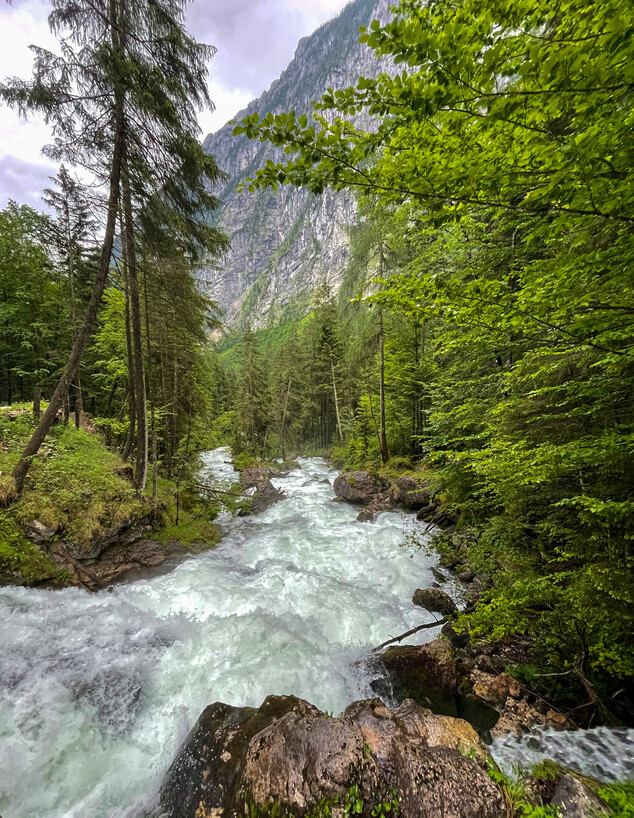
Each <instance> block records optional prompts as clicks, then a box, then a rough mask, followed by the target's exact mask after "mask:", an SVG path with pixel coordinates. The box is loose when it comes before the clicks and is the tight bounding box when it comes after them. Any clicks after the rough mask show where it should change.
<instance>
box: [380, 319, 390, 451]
mask: <svg viewBox="0 0 634 818" xmlns="http://www.w3.org/2000/svg"><path fill="white" fill-rule="evenodd" d="M379 360H380V376H379V424H380V432H381V436H380V440H379V443H380V446H381V460H382V461H383V462H384V463H387V461H388V460H389V459H390V453H389V451H388V448H387V435H386V432H385V343H384V337H383V310H382V309H380V310H379Z"/></svg>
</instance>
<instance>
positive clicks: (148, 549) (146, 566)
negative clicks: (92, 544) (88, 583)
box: [91, 539, 190, 584]
mask: <svg viewBox="0 0 634 818" xmlns="http://www.w3.org/2000/svg"><path fill="white" fill-rule="evenodd" d="M189 553H190V552H189V551H188V550H187V548H185V546H184V545H182V544H181V543H179V542H177V541H176V540H170V541H169V542H168V543H161V542H157V541H156V540H149V539H142V540H139V541H138V542H136V543H133V544H131V545H127V546H126V545H123V546H117V547H116V548H109V549H108V550H107V551H104V552H103V553H102V554H101V556H100V558H99V560H98V561H97V562H96V563H94V564H93V565H91V569H92V571H94V573H95V574H96V575H97V576H98V577H99V578H100V579H101V581H102V582H103V583H105V584H108V583H110V582H115V581H121V580H124V579H130V578H131V577H132V576H133V575H134V576H147V574H148V571H153V570H154V569H157V568H160V566H162V565H164V563H165V562H167V560H169V559H173V558H175V557H185V556H187V555H188V554H189Z"/></svg>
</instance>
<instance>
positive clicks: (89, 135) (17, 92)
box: [0, 0, 225, 491]
mask: <svg viewBox="0 0 634 818" xmlns="http://www.w3.org/2000/svg"><path fill="white" fill-rule="evenodd" d="M49 23H50V26H51V29H52V30H53V31H54V32H55V33H56V34H57V35H58V36H59V38H60V42H61V56H58V55H56V54H52V53H50V52H47V51H45V50H43V49H36V50H35V53H36V58H35V69H34V77H33V79H32V80H31V81H28V82H26V81H23V80H19V79H13V80H11V81H9V82H7V83H4V84H2V85H1V86H0V94H1V96H2V98H3V99H4V100H5V101H6V102H8V103H9V104H10V105H13V106H15V107H17V108H18V109H19V110H20V111H21V112H26V111H27V110H37V111H39V112H40V113H42V114H43V115H44V118H45V120H46V121H47V122H49V123H51V124H52V125H53V127H54V131H55V141H54V144H53V145H52V146H50V147H49V148H48V153H49V154H50V155H51V156H52V157H53V158H56V159H64V160H66V161H68V162H69V163H71V164H73V165H75V166H81V167H83V168H84V169H85V171H86V172H87V173H89V174H91V175H92V176H93V177H94V183H95V184H97V185H101V186H102V187H103V188H105V189H106V190H107V194H106V213H105V219H104V236H103V242H102V249H101V255H100V260H99V266H98V270H97V274H96V276H95V279H94V282H93V286H92V291H91V297H90V302H89V304H88V308H87V310H86V314H85V316H84V319H83V321H82V323H81V324H80V325H79V327H78V329H77V332H76V334H75V341H74V344H73V348H72V351H71V354H70V356H69V359H68V362H67V364H66V367H65V369H64V372H63V374H62V377H61V379H60V381H59V383H58V385H57V388H56V390H55V392H54V394H53V396H52V398H51V401H50V404H49V406H48V408H47V410H46V411H45V412H44V414H43V415H42V417H41V420H40V422H39V424H38V426H37V428H36V430H35V432H34V434H33V436H32V438H31V440H30V441H29V443H28V444H27V446H26V448H25V450H24V452H23V455H22V457H21V458H20V461H19V462H18V464H17V466H16V467H15V470H14V479H15V483H16V488H17V490H18V491H20V490H21V488H22V485H23V483H24V479H25V477H26V474H27V472H28V469H29V466H30V463H31V460H32V458H33V456H34V455H35V454H37V452H38V450H39V447H40V446H41V444H42V442H43V440H44V438H45V437H46V434H47V432H48V430H49V429H50V427H51V426H52V424H53V421H54V419H55V417H56V415H57V412H58V409H59V407H60V406H61V405H62V403H63V402H64V400H65V397H66V395H67V393H68V389H69V386H70V384H71V383H72V382H73V379H74V377H75V374H76V372H77V368H78V366H79V362H80V360H81V357H82V355H83V353H84V351H85V349H86V345H87V343H88V339H89V337H90V333H91V331H92V328H93V326H94V323H95V319H96V316H97V310H98V308H99V304H100V302H101V297H102V295H103V291H104V288H105V285H106V281H107V278H108V273H109V269H110V262H111V257H112V248H113V241H114V235H115V228H116V220H117V214H118V212H119V209H120V204H121V180H122V172H123V169H124V167H125V169H126V186H129V194H128V193H126V202H128V203H129V204H130V205H132V200H133V199H134V201H135V202H136V205H137V211H138V212H137V218H138V220H139V222H140V223H141V229H142V230H143V231H144V233H145V235H147V236H150V237H152V238H153V239H154V240H155V242H156V243H157V244H158V243H159V242H160V241H161V240H167V239H169V241H171V242H177V243H178V244H179V245H180V246H181V247H183V248H184V249H186V250H187V252H189V253H190V255H191V256H199V255H200V254H201V253H203V252H208V251H218V250H219V248H221V247H223V246H224V245H225V241H224V239H223V238H222V237H221V236H220V234H219V233H218V232H217V231H216V230H213V229H211V228H210V227H209V223H208V213H209V210H210V209H213V207H215V206H216V204H217V201H216V199H215V198H214V197H213V196H212V195H211V194H210V193H209V190H208V186H209V184H210V183H213V182H214V181H216V180H217V179H218V178H219V176H220V173H219V171H218V168H217V166H216V164H215V161H214V160H213V158H212V157H210V156H208V155H207V154H206V153H205V152H204V150H203V148H202V146H201V145H200V143H199V142H198V141H197V138H196V137H197V135H198V130H199V129H198V125H197V122H196V106H200V105H207V106H210V105H211V101H210V99H209V96H208V91H207V86H206V75H207V69H206V62H207V60H208V59H209V57H211V56H212V54H213V49H211V48H210V47H208V46H204V45H201V44H199V43H197V42H196V41H195V40H193V39H192V38H191V37H190V36H189V35H188V34H187V32H186V31H185V29H184V2H183V0H152V1H151V2H150V0H135V1H134V2H133V1H132V0H96V2H93V1H92V0H78V1H76V0H54V3H53V11H52V12H51V15H50V17H49ZM127 189H128V188H126V190H127ZM127 209H128V211H129V210H130V207H128V208H127ZM128 215H129V214H128ZM131 229H132V228H131V227H130V230H131ZM128 246H129V245H128ZM137 484H138V485H139V486H140V487H141V486H142V484H144V474H143V470H142V472H141V474H140V475H137Z"/></svg>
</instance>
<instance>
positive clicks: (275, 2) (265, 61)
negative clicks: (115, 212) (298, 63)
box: [0, 0, 347, 207]
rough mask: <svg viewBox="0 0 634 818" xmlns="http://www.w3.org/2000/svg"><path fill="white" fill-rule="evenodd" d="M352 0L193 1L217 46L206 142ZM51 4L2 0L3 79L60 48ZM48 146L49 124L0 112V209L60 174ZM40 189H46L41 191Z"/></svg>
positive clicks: (203, 35)
mask: <svg viewBox="0 0 634 818" xmlns="http://www.w3.org/2000/svg"><path fill="white" fill-rule="evenodd" d="M346 2H347V0H310V2H306V0H215V1H214V2H213V3H212V2H211V1H210V0H195V1H194V2H193V3H191V4H190V5H189V6H188V11H187V15H188V27H189V29H190V31H191V32H192V34H193V35H194V36H195V37H196V38H197V39H198V40H199V41H201V42H207V43H211V44H212V45H215V46H216V47H217V48H218V53H217V55H216V57H215V58H214V59H213V60H212V61H211V64H210V80H209V90H210V95H211V98H212V100H213V101H214V103H215V105H216V110H215V112H213V113H212V112H209V111H203V112H201V114H200V116H199V122H200V125H201V129H202V136H203V137H204V136H206V135H207V134H208V133H209V132H212V131H216V130H218V129H219V128H221V127H222V126H223V125H224V124H225V123H226V122H228V121H229V120H230V119H232V118H233V117H234V116H235V115H236V114H237V113H238V111H240V110H241V109H243V108H244V107H246V105H247V104H248V103H249V102H250V101H251V100H252V99H254V98H256V97H258V96H259V95H260V94H261V93H262V92H263V91H265V90H266V89H267V88H268V87H269V86H270V85H271V83H272V82H273V81H274V80H275V79H276V78H277V77H278V76H279V75H280V74H281V72H282V71H283V70H284V68H285V67H286V66H287V65H288V63H289V62H290V60H291V59H292V57H293V53H294V52H295V48H296V47H297V42H298V41H299V40H300V39H301V38H302V37H305V36H306V35H308V34H310V33H311V32H312V31H314V30H315V28H317V27H318V26H319V25H321V24H322V23H324V22H325V21H326V20H328V19H329V18H330V17H332V16H334V14H336V13H337V12H338V11H339V10H340V9H342V8H343V7H344V6H345V5H346ZM49 11H50V4H49V3H47V2H46V0H13V3H12V4H11V5H9V4H8V3H5V2H4V0H0V81H1V80H2V79H4V78H5V77H7V76H19V77H24V78H26V77H29V76H30V75H31V70H32V65H33V53H32V52H31V51H30V50H29V46H30V45H31V44H35V45H38V46H41V47H43V48H47V49H50V50H53V51H54V50H57V43H56V40H55V38H54V37H53V35H52V34H51V33H50V31H49V29H48V24H47V17H48V13H49ZM50 141H51V130H50V128H48V127H47V126H46V125H45V124H44V122H43V121H42V120H41V119H39V118H37V117H32V116H29V118H28V120H24V119H20V118H19V117H18V115H17V114H16V113H15V112H13V111H11V110H9V109H7V108H5V107H0V167H1V168H2V176H1V177H0V204H2V203H4V202H6V200H7V198H9V197H12V198H15V199H16V200H18V201H21V202H26V203H28V204H34V205H35V206H39V207H41V204H40V203H39V201H38V200H39V192H38V191H37V190H36V189H35V187H34V186H36V185H37V183H38V180H40V181H41V184H42V187H44V186H46V185H47V184H48V179H47V178H46V177H47V176H48V175H53V174H54V173H55V172H56V168H54V167H53V166H52V165H48V164H46V160H45V159H43V158H41V154H40V152H41V149H42V148H43V146H44V145H45V144H47V143H48V142H50ZM40 190H41V187H40Z"/></svg>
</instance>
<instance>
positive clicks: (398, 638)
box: [372, 618, 447, 653]
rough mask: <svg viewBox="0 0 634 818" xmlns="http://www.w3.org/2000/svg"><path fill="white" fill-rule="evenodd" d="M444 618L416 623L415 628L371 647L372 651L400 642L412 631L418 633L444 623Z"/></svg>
mask: <svg viewBox="0 0 634 818" xmlns="http://www.w3.org/2000/svg"><path fill="white" fill-rule="evenodd" d="M446 621H447V620H446V619H444V618H443V619H437V620H436V621H435V622H427V624H425V625H417V626H416V627H415V628H412V629H411V630H410V631H405V633H402V634H401V635H400V636H395V637H394V639H388V640H387V642H383V644H381V645H379V646H378V647H376V648H373V649H372V653H376V651H377V650H381V648H386V647H387V646H388V645H393V644H394V642H400V641H401V640H402V639H406V638H407V637H408V636H411V635H412V634H414V633H418V631H424V630H429V628H436V627H437V626H438V625H444V624H445V622H446Z"/></svg>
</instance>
